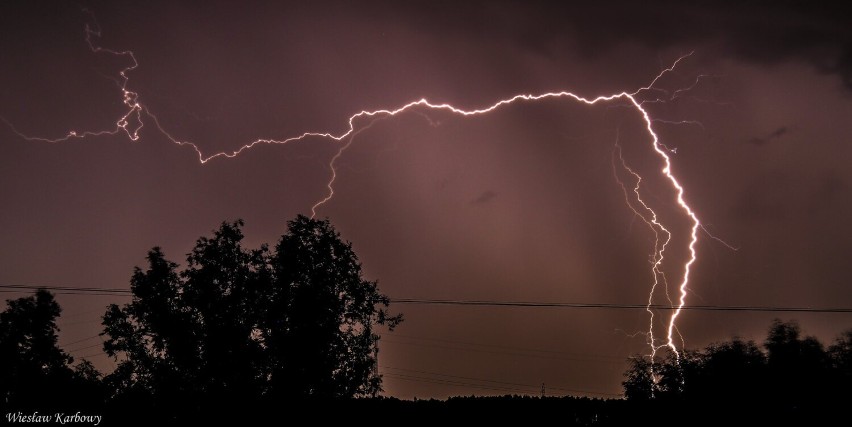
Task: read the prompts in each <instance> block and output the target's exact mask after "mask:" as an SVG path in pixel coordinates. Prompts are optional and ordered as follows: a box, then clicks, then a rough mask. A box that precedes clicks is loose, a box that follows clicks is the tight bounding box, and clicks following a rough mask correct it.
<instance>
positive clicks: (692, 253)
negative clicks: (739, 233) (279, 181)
mask: <svg viewBox="0 0 852 427" xmlns="http://www.w3.org/2000/svg"><path fill="white" fill-rule="evenodd" d="M84 12H85V13H86V14H88V15H89V16H90V17H91V23H89V24H86V25H85V27H84V33H85V41H86V44H87V45H88V47H89V49H90V50H91V52H92V53H93V54H108V55H113V56H115V57H120V58H127V60H128V62H129V64H128V65H127V66H125V67H124V68H122V69H121V70H119V72H118V77H117V78H116V79H114V81H115V83H116V86H117V87H118V89H119V92H120V94H121V99H122V104H123V105H124V107H125V111H124V113H123V114H122V115H121V116H120V117H119V118H118V119H117V120H116V121H115V122H114V125H113V126H112V127H111V128H107V129H105V130H95V131H82V132H80V131H76V130H71V131H69V132H68V133H67V134H65V135H64V136H61V137H57V138H47V137H41V136H31V135H27V134H25V133H23V132H21V131H19V130H18V129H17V128H16V127H15V126H14V125H13V124H12V123H11V122H10V121H9V120H7V119H6V118H5V117H2V116H0V120H2V121H3V122H4V123H5V124H6V125H7V126H8V127H9V128H10V129H11V130H12V131H13V132H14V133H15V134H17V135H18V136H19V137H21V138H22V139H25V140H28V141H39V142H49V143H59V142H64V141H68V140H71V139H82V138H87V137H98V136H104V135H118V134H121V133H124V134H125V135H126V136H127V137H128V139H130V140H131V141H138V140H139V139H140V132H141V131H142V129H143V127H144V126H145V121H146V120H145V118H148V119H150V120H151V122H150V123H152V124H153V127H154V128H155V130H156V131H158V132H159V133H160V134H161V135H163V136H164V137H166V138H167V139H168V140H169V141H171V142H172V143H173V144H175V145H178V146H182V147H189V148H191V149H192V150H194V151H195V153H196V155H197V158H198V161H199V163H200V164H202V165H203V164H206V163H207V162H209V161H211V160H213V159H217V158H234V157H237V156H239V155H240V154H241V153H243V152H245V151H247V150H250V149H252V148H254V147H255V146H258V145H266V144H279V145H284V144H289V143H293V142H298V141H303V140H309V139H321V140H322V139H325V140H331V141H333V142H335V143H340V146H339V148H338V149H337V151H336V153H335V155H334V156H333V157H332V158H331V159H330V161H329V163H328V167H329V170H330V171H331V177H330V179H329V181H328V182H327V185H326V187H327V189H328V193H327V194H326V195H325V196H324V197H323V198H321V199H319V200H318V201H317V202H316V203H315V204H314V205H313V206H312V207H311V214H312V217H313V216H316V214H317V210H318V209H319V208H321V207H322V206H323V205H324V204H325V203H327V202H329V201H330V200H331V199H332V198H333V197H334V183H335V182H336V180H337V170H336V163H337V161H338V159H340V158H341V157H342V156H343V154H344V152H345V151H346V150H347V149H348V148H349V147H350V146H351V145H352V144H353V142H354V141H355V137H356V136H357V135H358V134H359V133H361V132H363V131H365V130H367V129H369V128H370V127H371V126H372V125H373V124H375V123H376V122H377V121H378V120H381V119H387V118H390V117H393V116H396V115H399V114H401V113H404V112H407V111H411V112H415V113H417V114H420V115H423V116H424V117H426V118H427V120H430V123H432V124H433V125H435V123H434V122H432V121H431V119H429V117H428V116H427V115H426V114H424V113H423V112H422V111H421V110H423V109H427V110H439V111H446V112H449V113H452V114H455V115H459V116H463V117H469V116H478V115H484V114H488V113H491V112H493V111H495V110H497V109H500V108H502V107H505V106H508V105H511V104H515V103H520V102H536V101H541V100H545V99H551V98H559V99H563V98H564V99H567V100H569V101H574V102H579V103H583V104H586V105H595V104H600V103H612V102H615V101H621V102H624V103H625V104H626V105H627V106H632V107H633V108H634V109H635V111H637V112H638V113H639V114H640V115H641V117H642V120H643V121H644V124H645V129H646V130H647V133H648V135H649V137H650V148H651V149H652V150H653V152H654V153H656V155H657V156H658V157H659V158H660V160H661V161H662V163H663V167H662V169H660V173H661V174H662V175H663V176H664V177H665V178H666V180H667V181H668V182H669V183H670V185H671V187H672V189H673V190H674V192H675V194H676V201H677V205H678V207H679V208H680V210H682V212H683V213H684V214H685V215H686V216H687V217H688V218H689V220H690V222H691V227H690V230H691V231H690V239H689V244H688V251H689V259H688V260H687V261H686V262H685V263H684V264H683V275H682V277H681V278H680V283H679V285H678V292H679V295H678V297H677V302H676V303H674V302H672V301H671V299H669V301H670V303H671V306H672V308H673V309H674V310H673V312H672V314H671V316H670V317H669V319H668V325H667V328H666V329H667V332H666V337H665V338H660V339H657V338H656V337H655V336H654V335H653V325H654V312H653V311H652V310H651V305H652V300H653V298H654V294H655V292H656V290H657V288H658V286H659V285H660V284H661V283H662V284H663V285H664V286H666V288H667V287H668V283H667V281H666V277H665V274H664V273H663V270H662V268H661V266H662V264H663V261H664V254H665V251H666V249H667V245H668V244H669V242H670V241H671V237H672V234H671V232H670V231H669V230H668V229H667V228H666V227H665V226H663V224H662V223H661V222H660V221H659V219H658V216H657V213H656V212H655V211H654V210H653V209H652V208H651V207H650V206H649V205H648V204H647V203H645V201H644V200H643V199H642V197H641V195H640V191H639V189H640V184H641V182H642V177H641V176H640V175H639V174H638V173H637V172H635V170H633V169H631V168H630V167H629V166H628V165H627V163H626V162H625V160H624V158H623V157H622V156H621V148H620V146H618V145H617V143H616V147H617V151H618V157H619V159H620V162H621V167H622V168H623V169H624V170H625V171H627V173H628V174H630V175H631V176H632V177H633V179H634V180H635V182H636V184H635V185H634V187H633V189H632V190H631V191H630V192H628V190H627V187H626V186H625V184H624V183H622V181H620V180H619V178H618V176H617V175H616V181H618V182H619V183H620V184H621V186H622V188H623V189H624V194H625V201H626V202H627V205H628V206H629V207H630V209H631V210H632V211H633V212H634V214H636V215H637V216H638V217H639V218H641V219H642V220H643V221H644V222H645V223H646V224H647V226H648V227H649V228H650V229H651V230H652V231H653V233H654V236H655V242H654V251H653V254H652V256H651V264H652V267H651V274H652V277H653V284H652V287H651V291H650V294H649V298H648V308H647V311H648V313H649V315H650V318H651V321H650V326H649V333H648V337H649V338H648V344H649V345H650V347H651V351H652V354H656V352H657V351H658V350H659V349H660V348H663V347H668V348H670V349H671V351H672V352H674V354H675V355H676V356H677V357H678V358H679V352H678V350H677V346H676V345H675V342H674V334H675V333H676V332H677V326H676V324H677V319H678V317H679V316H680V314H681V312H682V309H683V307H684V306H685V304H686V296H687V291H688V288H689V279H690V273H691V270H692V267H693V265H694V263H695V262H696V260H697V259H698V258H697V257H698V253H697V250H696V245H697V243H698V230H699V229H702V230H704V231H705V232H707V231H706V229H704V227H703V225H702V224H701V222H700V221H699V219H698V216H697V215H696V213H695V212H694V211H693V209H692V208H691V207H690V206H689V204H688V203H687V201H686V199H685V195H684V193H685V191H684V188H683V186H682V185H681V183H680V182H679V181H678V179H677V177H675V175H674V173H673V172H672V161H671V157H670V156H669V153H674V150H673V149H669V148H667V147H666V146H665V145H663V144H662V143H661V142H660V139H659V137H658V135H657V133H656V132H655V131H654V127H653V123H654V122H655V121H661V120H660V119H653V118H651V115H650V113H649V112H648V110H647V109H645V107H644V104H645V103H657V102H665V100H666V99H664V98H656V99H651V100H644V99H640V98H641V97H640V96H639V95H640V94H642V93H644V92H649V91H655V92H662V93H665V94H666V95H668V96H667V97H666V98H668V99H669V100H672V99H674V98H677V97H678V96H681V95H682V93H684V92H685V91H687V90H689V89H690V88H692V87H694V86H695V85H697V84H698V81H699V80H700V79H701V78H702V77H703V76H699V77H698V78H697V79H696V81H695V82H694V83H693V85H692V86H690V87H689V88H684V89H680V90H678V91H675V92H674V93H670V92H668V91H665V90H663V89H659V88H657V87H655V85H656V84H657V83H658V81H659V80H660V79H661V78H663V76H664V75H666V74H667V73H670V72H673V71H674V69H675V68H676V67H677V65H678V64H679V63H680V62H681V61H683V60H685V59H686V58H688V57H690V56H691V55H692V54H693V53H692V52H690V53H688V54H685V55H682V56H680V57H679V58H678V59H677V60H675V61H674V62H673V63H672V64H671V65H670V66H669V67H668V68H665V69H663V70H662V71H660V72H659V74H657V75H656V76H655V77H654V78H653V79H652V80H651V82H650V83H649V84H648V85H647V86H644V87H641V88H639V89H637V90H635V91H633V92H627V91H623V92H619V93H615V94H610V95H600V96H596V97H591V98H587V97H583V96H580V95H577V94H575V93H573V92H569V91H559V92H547V93H541V94H518V95H514V96H512V97H509V98H506V99H502V100H498V101H496V102H494V103H493V104H490V105H487V106H485V107H482V108H478V109H472V110H465V109H461V108H458V107H455V106H453V105H451V104H449V103H433V102H430V101H428V100H427V99H426V98H421V99H419V100H415V101H411V102H409V103H407V104H404V105H402V106H399V107H397V108H392V109H378V110H372V111H368V110H362V111H359V112H357V113H355V114H353V115H351V116H350V117H349V118H348V120H347V123H348V126H347V128H346V130H345V131H343V132H342V133H339V134H334V133H332V132H304V133H302V134H300V135H296V136H292V137H289V138H285V139H270V138H260V139H256V140H254V141H251V142H249V143H246V144H244V145H242V146H240V147H239V148H237V149H235V150H232V151H221V152H216V153H213V154H205V153H204V152H203V151H202V149H201V148H200V147H199V146H198V145H197V144H196V143H194V142H191V141H188V140H181V139H178V138H176V137H174V136H173V135H172V134H170V133H169V132H168V131H167V130H166V129H165V128H164V127H163V126H162V125H161V124H160V121H159V119H158V118H157V116H156V115H155V114H154V113H153V112H152V111H151V110H150V109H148V108H147V107H146V106H145V105H144V104H143V103H142V102H141V100H140V96H139V93H138V92H135V91H133V90H130V89H129V83H130V77H129V76H128V74H129V73H131V72H132V71H134V70H136V69H137V68H138V67H139V62H138V61H137V59H136V56H135V54H134V53H133V52H132V51H130V50H114V49H109V48H104V47H101V46H100V45H99V44H97V43H96V39H100V38H101V30H100V26H99V25H98V24H97V20H96V19H95V16H94V14H93V13H92V12H91V11H89V10H85V9H84ZM365 120H366V121H368V122H367V124H366V125H362V126H361V127H358V126H357V124H358V123H363V121H365ZM667 123H670V122H667ZM672 123H692V122H686V121H684V122H672ZM696 123H697V122H696ZM613 156H614V154H613ZM613 167H614V168H615V160H614V157H613ZM631 192H632V193H633V194H634V196H629V194H630V193H631ZM708 235H709V233H708ZM711 237H713V236H712V235H711ZM713 238H714V239H717V238H715V237H713ZM717 240H719V239H717ZM719 241H720V242H721V240H719ZM722 243H724V242H722ZM666 295H667V296H668V291H666Z"/></svg>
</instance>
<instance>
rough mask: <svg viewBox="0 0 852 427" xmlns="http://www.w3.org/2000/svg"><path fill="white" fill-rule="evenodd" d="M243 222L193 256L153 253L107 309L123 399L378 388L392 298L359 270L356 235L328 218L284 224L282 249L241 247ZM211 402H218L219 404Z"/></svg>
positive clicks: (203, 241) (162, 401)
mask: <svg viewBox="0 0 852 427" xmlns="http://www.w3.org/2000/svg"><path fill="white" fill-rule="evenodd" d="M242 226H243V222H242V221H235V222H233V223H222V225H221V226H220V227H219V229H218V230H216V231H215V232H214V234H213V237H211V238H207V237H202V238H200V239H198V240H197V242H196V245H195V247H194V248H193V250H192V252H191V253H189V254H188V255H187V266H186V268H185V269H184V270H182V271H178V265H177V264H175V263H173V262H171V261H168V260H166V259H165V256H164V254H163V253H162V251H161V250H160V249H159V248H154V249H152V250H151V251H150V252H149V253H148V268H147V269H146V270H142V269H140V268H137V269H136V270H135V271H134V273H133V277H132V279H131V289H132V292H133V299H132V301H131V302H130V303H128V304H125V305H124V306H123V307H119V306H117V305H111V306H110V307H109V308H108V309H107V312H106V314H105V315H104V317H103V324H104V332H103V334H104V335H106V336H107V340H106V341H105V343H104V350H105V351H106V352H107V354H109V355H111V356H113V357H116V358H118V357H119V356H123V357H122V359H123V360H122V361H121V362H120V363H119V364H118V367H117V368H116V370H115V372H113V373H112V374H110V375H109V376H108V377H107V378H106V382H107V383H108V384H109V385H110V388H111V390H112V391H113V395H114V397H115V398H116V399H119V400H121V399H126V401H130V400H136V399H149V400H151V401H152V404H153V405H154V406H155V407H157V408H159V409H160V410H162V411H177V410H179V408H177V407H176V406H174V405H176V404H175V402H177V401H179V402H181V403H180V405H179V406H180V409H183V410H187V409H191V408H193V407H197V406H198V405H201V404H202V402H208V403H211V402H220V401H224V400H227V401H229V402H231V403H233V402H249V401H255V400H257V399H258V398H261V397H265V396H288V397H302V398H304V397H317V398H345V397H353V396H361V395H371V394H374V393H376V392H377V391H378V390H380V387H381V378H380V377H379V376H378V375H377V374H376V372H375V370H374V369H373V366H374V364H375V355H376V353H377V348H378V347H377V344H378V340H379V336H378V335H377V334H375V332H374V328H375V326H376V325H386V326H388V327H389V328H393V327H395V326H396V325H397V324H398V323H399V322H400V321H401V317H400V316H391V315H389V314H388V312H387V309H386V307H387V305H388V298H387V297H386V296H384V295H382V294H380V293H379V292H378V290H377V286H376V282H370V281H367V280H364V279H363V278H362V277H361V266H360V264H359V263H358V258H357V257H356V256H355V253H354V252H353V251H352V248H351V244H350V243H347V242H343V241H342V240H341V239H340V235H339V234H338V233H337V232H336V231H335V230H334V228H333V227H332V226H331V224H330V223H329V222H328V221H327V220H326V221H319V220H313V219H309V218H307V217H304V216H299V217H297V218H296V219H295V220H293V221H290V222H288V232H287V233H286V234H285V235H283V236H282V237H281V240H280V241H279V243H278V245H277V246H276V250H275V252H274V253H270V251H269V250H268V248H267V246H266V245H263V246H261V247H260V248H259V249H253V250H250V249H245V248H243V247H242V240H243V234H242V231H241V227H242ZM213 404H215V403H213Z"/></svg>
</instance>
